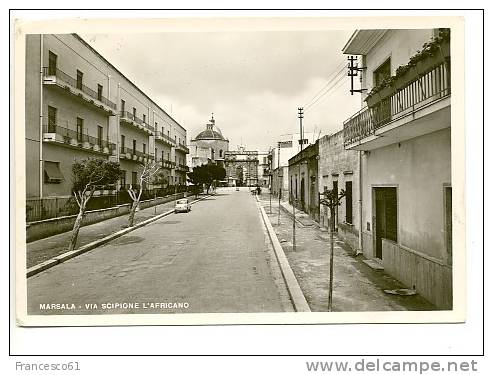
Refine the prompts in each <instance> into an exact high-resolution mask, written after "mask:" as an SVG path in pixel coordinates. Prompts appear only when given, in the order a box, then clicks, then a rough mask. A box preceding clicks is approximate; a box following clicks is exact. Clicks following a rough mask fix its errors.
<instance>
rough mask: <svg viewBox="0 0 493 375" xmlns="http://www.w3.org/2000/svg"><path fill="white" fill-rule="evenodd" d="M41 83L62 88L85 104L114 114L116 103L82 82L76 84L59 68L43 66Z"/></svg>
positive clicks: (73, 79) (75, 81)
mask: <svg viewBox="0 0 493 375" xmlns="http://www.w3.org/2000/svg"><path fill="white" fill-rule="evenodd" d="M43 83H44V84H45V85H54V86H58V87H60V88H62V89H64V90H65V91H66V92H68V93H69V94H71V95H73V96H75V97H77V98H78V99H81V100H83V101H84V102H85V103H86V104H89V105H92V106H95V107H96V108H98V109H100V110H103V111H105V112H106V113H107V114H108V115H109V116H114V115H116V104H115V103H113V102H112V101H111V100H109V99H107V98H105V97H104V96H102V95H101V94H99V93H98V92H97V91H94V90H93V89H91V88H89V87H87V86H86V85H83V84H77V80H76V79H75V78H73V77H71V76H69V75H68V74H67V73H64V72H62V71H61V70H60V69H54V68H50V67H44V68H43Z"/></svg>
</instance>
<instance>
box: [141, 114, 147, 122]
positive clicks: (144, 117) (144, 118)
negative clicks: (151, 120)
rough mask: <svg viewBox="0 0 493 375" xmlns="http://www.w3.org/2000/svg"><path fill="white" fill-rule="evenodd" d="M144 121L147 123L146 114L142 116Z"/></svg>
mask: <svg viewBox="0 0 493 375" xmlns="http://www.w3.org/2000/svg"><path fill="white" fill-rule="evenodd" d="M142 120H143V121H144V122H146V115H145V113H144V114H142Z"/></svg>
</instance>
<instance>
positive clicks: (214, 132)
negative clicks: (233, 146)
mask: <svg viewBox="0 0 493 375" xmlns="http://www.w3.org/2000/svg"><path fill="white" fill-rule="evenodd" d="M209 121H210V122H209V123H208V124H207V128H206V129H205V130H203V131H201V132H200V133H199V134H197V136H196V137H195V140H196V141H197V140H219V141H225V139H224V137H223V135H222V134H221V131H220V130H219V129H218V128H217V127H215V122H216V121H215V120H214V114H213V115H212V118H211V119H210V120H209ZM214 128H215V129H214Z"/></svg>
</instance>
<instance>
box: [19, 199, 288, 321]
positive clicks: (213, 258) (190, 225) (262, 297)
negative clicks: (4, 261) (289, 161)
mask: <svg viewBox="0 0 493 375" xmlns="http://www.w3.org/2000/svg"><path fill="white" fill-rule="evenodd" d="M261 220H262V219H261V217H260V215H259V211H258V207H257V205H256V201H255V199H254V198H253V197H252V196H251V195H250V194H249V193H248V191H247V190H244V191H239V192H236V191H234V190H224V191H222V192H219V194H218V195H216V196H213V197H209V198H207V199H206V200H204V201H201V202H198V203H197V204H195V205H193V206H192V211H191V212H190V213H187V214H175V215H170V216H167V217H165V218H163V219H160V220H158V221H156V222H154V223H152V224H150V225H147V226H145V227H143V228H140V229H137V230H135V231H133V232H131V233H129V234H128V235H125V236H122V237H120V238H118V239H116V240H115V241H112V242H110V243H109V244H107V245H105V246H102V247H100V248H97V249H95V250H92V251H91V252H89V253H86V254H84V255H81V256H79V257H77V258H74V259H72V260H70V261H67V262H65V263H63V264H60V265H58V266H55V267H53V268H51V269H49V270H47V271H45V272H42V273H40V274H38V275H36V276H33V277H31V278H29V279H28V283H27V288H28V291H27V293H28V313H29V314H101V313H176V312H180V313H183V312H204V313H206V312H276V311H292V306H291V304H290V302H289V299H288V297H287V295H288V294H287V291H286V290H285V286H284V284H283V282H282V276H281V274H280V272H279V269H278V268H277V267H278V266H277V263H276V262H275V258H274V255H273V253H272V250H271V249H270V246H269V245H268V240H267V235H266V233H265V229H264V227H263V223H262V221H261ZM41 304H50V305H51V304H60V305H55V306H53V305H51V306H44V308H41ZM118 304H119V305H118ZM125 304H128V305H125ZM46 307H50V308H49V309H47V308H46Z"/></svg>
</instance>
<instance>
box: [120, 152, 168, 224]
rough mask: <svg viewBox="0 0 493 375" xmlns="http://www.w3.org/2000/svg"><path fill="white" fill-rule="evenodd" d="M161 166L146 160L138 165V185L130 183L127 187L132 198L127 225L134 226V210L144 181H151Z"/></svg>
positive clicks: (137, 204)
mask: <svg viewBox="0 0 493 375" xmlns="http://www.w3.org/2000/svg"><path fill="white" fill-rule="evenodd" d="M160 168H161V166H160V165H159V164H157V163H155V162H154V161H148V162H146V163H144V164H143V165H142V166H141V167H140V177H139V185H138V187H134V186H132V185H130V187H129V188H128V189H127V192H128V195H130V198H131V199H132V207H131V208H130V213H129V215H128V226H129V227H133V226H134V218H135V211H137V207H138V206H139V203H140V198H141V196H142V190H143V188H144V183H146V184H150V183H151V182H152V181H153V177H154V175H155V174H156V173H157V172H159V169H160Z"/></svg>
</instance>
